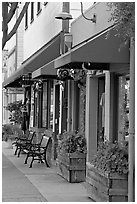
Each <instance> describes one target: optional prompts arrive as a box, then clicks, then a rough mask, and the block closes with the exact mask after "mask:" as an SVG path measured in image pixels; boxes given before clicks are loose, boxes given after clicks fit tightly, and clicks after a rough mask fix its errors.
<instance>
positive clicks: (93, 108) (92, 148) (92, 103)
mask: <svg viewBox="0 0 137 204" xmlns="http://www.w3.org/2000/svg"><path fill="white" fill-rule="evenodd" d="M97 109H98V79H97V78H93V77H92V75H91V74H90V71H88V73H87V80H86V115H85V136H86V139H87V150H88V154H87V162H91V159H92V158H93V156H94V155H95V154H96V151H97Z"/></svg>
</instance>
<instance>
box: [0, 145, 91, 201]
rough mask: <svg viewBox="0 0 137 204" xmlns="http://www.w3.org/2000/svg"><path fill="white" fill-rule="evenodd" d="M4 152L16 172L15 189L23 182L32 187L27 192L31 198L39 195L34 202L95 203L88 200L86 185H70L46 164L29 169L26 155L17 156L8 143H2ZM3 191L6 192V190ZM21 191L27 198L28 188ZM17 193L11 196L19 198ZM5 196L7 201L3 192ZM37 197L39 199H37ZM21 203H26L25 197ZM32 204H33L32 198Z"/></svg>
mask: <svg viewBox="0 0 137 204" xmlns="http://www.w3.org/2000/svg"><path fill="white" fill-rule="evenodd" d="M2 152H3V154H4V156H5V157H6V158H7V161H6V162H7V164H8V160H9V161H10V162H11V163H12V165H9V168H10V169H11V170H12V171H15V172H14V177H16V179H14V181H15V182H16V184H15V182H14V183H13V188H14V186H17V184H20V183H21V182H23V185H25V183H27V185H28V187H29V186H30V188H28V190H27V192H30V195H29V196H30V197H31V195H33V194H34V195H37V196H35V197H34V199H33V200H34V202H46V201H47V202H93V201H92V200H91V199H90V198H88V195H87V192H86V189H85V187H84V183H69V182H67V181H66V180H65V179H63V178H62V177H61V176H59V175H58V174H57V173H56V169H55V168H47V167H46V165H45V164H41V163H37V162H34V164H33V167H32V168H29V163H30V161H29V160H28V164H27V165H25V164H24V159H25V155H24V154H21V156H20V157H19V158H18V157H17V156H15V155H14V149H11V148H8V143H6V142H3V143H2ZM7 164H6V165H7ZM4 165H5V164H4ZM13 166H14V168H13ZM17 170H18V172H17ZM16 172H17V174H16ZM19 172H20V173H22V175H21V174H19ZM3 175H4V173H3ZM19 175H20V176H19ZM21 178H22V179H21ZM26 179H27V180H26ZM28 182H30V183H29V184H28ZM19 186H20V185H19ZM2 190H3V191H5V190H6V189H5V188H4V189H2ZM21 191H22V195H24V196H25V195H26V193H25V191H26V188H22V189H21ZM17 193H18V190H17ZM17 193H16V191H14V192H13V194H14V195H11V196H13V197H14V196H16V197H18V195H15V194H17ZM3 195H4V196H5V197H4V199H6V195H7V194H5V193H4V192H3ZM7 196H8V195H7ZM30 197H29V198H30ZM36 197H37V199H35V198H36ZM24 199H25V198H24ZM19 202H24V200H23V197H22V200H21V199H20V201H19ZM30 202H33V201H31V198H30Z"/></svg>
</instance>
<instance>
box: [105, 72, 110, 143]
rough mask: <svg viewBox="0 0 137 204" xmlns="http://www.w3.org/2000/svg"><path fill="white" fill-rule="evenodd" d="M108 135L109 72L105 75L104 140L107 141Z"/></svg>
mask: <svg viewBox="0 0 137 204" xmlns="http://www.w3.org/2000/svg"><path fill="white" fill-rule="evenodd" d="M109 135H110V72H109V71H106V73H105V130H104V140H109V139H110V138H109Z"/></svg>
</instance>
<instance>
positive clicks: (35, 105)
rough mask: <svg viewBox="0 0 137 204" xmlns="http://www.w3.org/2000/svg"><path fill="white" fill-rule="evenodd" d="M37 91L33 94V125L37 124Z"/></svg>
mask: <svg viewBox="0 0 137 204" xmlns="http://www.w3.org/2000/svg"><path fill="white" fill-rule="evenodd" d="M38 107H39V106H38V92H37V91H36V92H35V95H34V127H37V126H38V111H39V110H38Z"/></svg>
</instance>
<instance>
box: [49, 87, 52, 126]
mask: <svg viewBox="0 0 137 204" xmlns="http://www.w3.org/2000/svg"><path fill="white" fill-rule="evenodd" d="M49 120H50V127H49V128H50V129H52V128H53V83H51V98H50V118H49Z"/></svg>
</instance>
